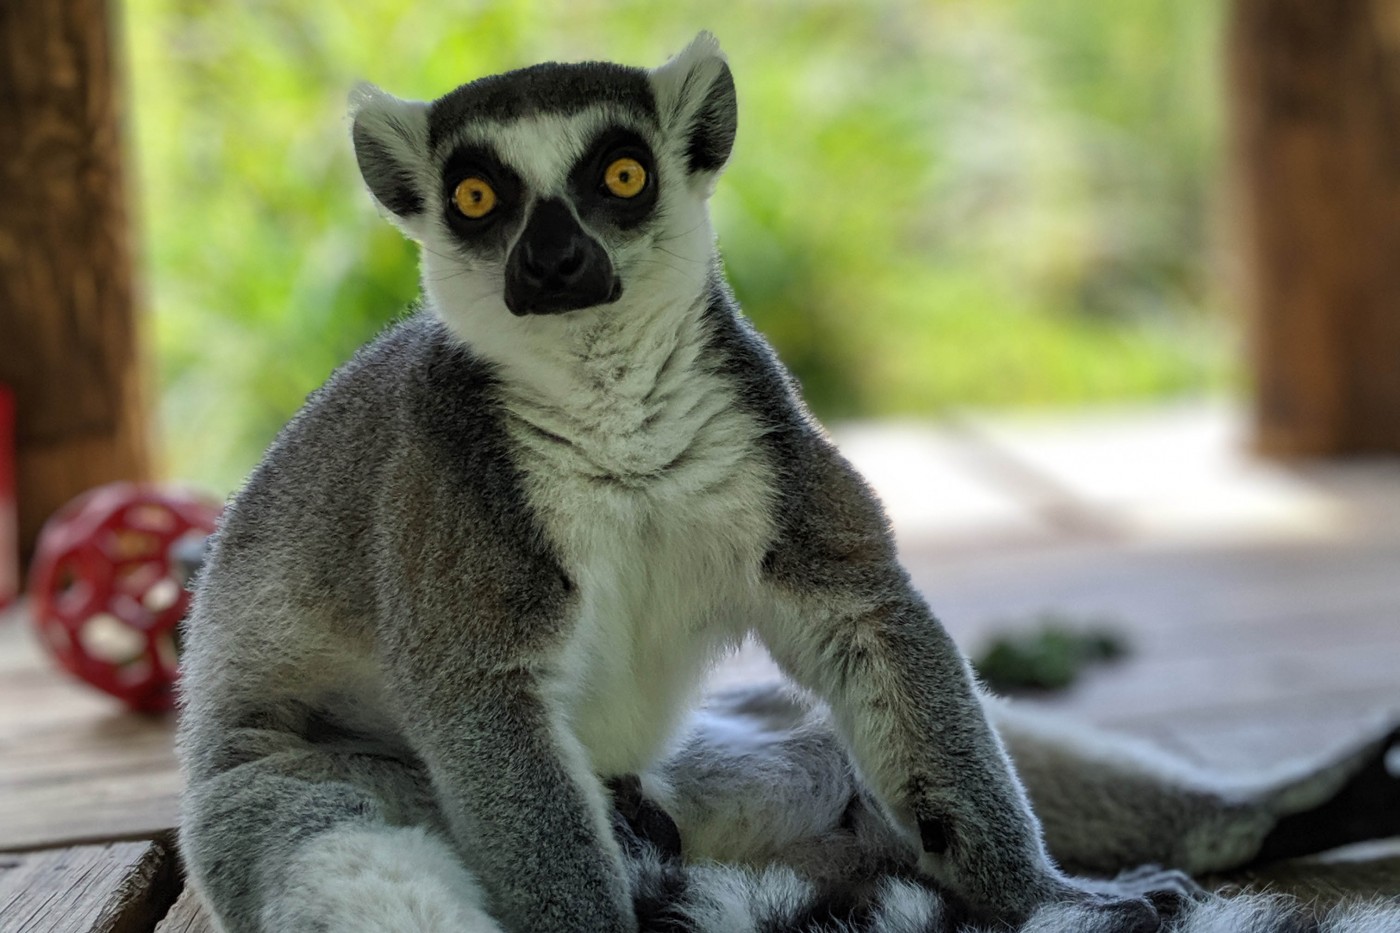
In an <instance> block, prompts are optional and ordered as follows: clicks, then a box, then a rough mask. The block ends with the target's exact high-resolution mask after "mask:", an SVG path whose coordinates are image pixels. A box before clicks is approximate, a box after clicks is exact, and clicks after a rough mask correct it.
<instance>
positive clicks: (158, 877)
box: [0, 841, 180, 933]
mask: <svg viewBox="0 0 1400 933" xmlns="http://www.w3.org/2000/svg"><path fill="white" fill-rule="evenodd" d="M179 891H180V879H179V874H178V871H177V870H176V865H175V856H174V853H173V852H172V849H171V846H170V845H169V843H168V842H165V841H157V842H150V841H147V842H113V843H108V844H106V845H97V846H80V847H77V848H72V849H46V850H44V851H42V852H20V853H3V852H0V919H3V920H4V929H5V930H7V931H13V933H148V931H150V930H152V929H153V928H154V927H155V925H156V922H157V921H159V920H160V919H161V918H162V917H164V916H165V915H166V913H167V912H168V911H169V909H170V905H171V904H172V903H173V902H174V901H175V898H176V896H177V895H178V894H179Z"/></svg>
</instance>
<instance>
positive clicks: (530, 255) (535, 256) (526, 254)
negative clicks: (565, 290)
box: [520, 236, 586, 285]
mask: <svg viewBox="0 0 1400 933" xmlns="http://www.w3.org/2000/svg"><path fill="white" fill-rule="evenodd" d="M585 243H586V240H585V238H584V237H581V236H573V237H570V238H569V239H568V241H567V242H564V243H559V244H555V243H541V242H540V241H538V240H536V241H530V240H522V241H521V243H520V251H521V254H520V271H521V273H522V274H523V275H524V276H525V278H527V279H528V280H530V282H531V284H533V285H544V284H545V283H547V282H548V281H549V280H550V279H554V280H556V281H558V282H559V284H561V285H566V284H568V283H569V282H570V281H571V280H572V279H575V278H577V277H578V274H579V273H580V272H581V271H583V262H584V258H585V256H584V254H585Z"/></svg>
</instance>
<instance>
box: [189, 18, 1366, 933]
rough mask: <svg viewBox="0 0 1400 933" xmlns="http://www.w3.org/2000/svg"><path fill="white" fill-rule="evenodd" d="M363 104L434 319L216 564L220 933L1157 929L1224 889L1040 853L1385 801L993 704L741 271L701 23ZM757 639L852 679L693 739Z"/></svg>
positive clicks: (208, 881)
mask: <svg viewBox="0 0 1400 933" xmlns="http://www.w3.org/2000/svg"><path fill="white" fill-rule="evenodd" d="M353 120H354V123H353V133H352V135H353V141H354V148H355V153H356V156H357V158H358V162H359V165H360V169H361V172H362V174H363V176H364V179H365V181H366V183H367V184H368V187H369V189H370V191H371V193H372V194H373V195H374V198H375V199H376V201H377V202H378V204H379V205H380V206H381V207H382V208H383V209H384V211H385V212H386V213H387V214H388V215H389V217H390V219H391V220H393V222H394V223H396V224H397V225H398V226H399V227H401V228H402V229H403V230H404V232H405V233H407V234H408V236H410V237H412V238H413V239H415V240H417V241H418V242H419V243H420V244H421V246H422V282H423V290H424V308H423V309H422V310H421V311H420V312H419V313H417V314H415V315H413V316H412V317H410V318H408V319H407V320H406V321H404V322H402V323H401V324H399V325H397V326H395V327H393V328H391V329H390V330H388V331H387V332H386V333H385V334H384V335H383V336H381V337H380V338H379V339H378V340H376V341H375V342H374V343H373V344H372V345H370V346H369V347H367V348H366V349H365V350H363V351H362V352H361V353H360V354H359V355H358V356H356V357H355V359H354V360H353V361H351V362H350V363H348V364H347V365H345V366H344V367H342V368H341V369H340V370H339V371H338V372H337V373H336V374H335V375H334V376H332V378H331V379H330V381H329V382H328V383H327V384H326V386H325V387H324V388H323V389H321V390H320V391H319V392H317V393H315V394H314V395H313V396H312V397H311V399H310V400H309V401H308V402H307V404H306V406H305V408H304V409H303V410H302V411H301V413H300V414H299V415H298V416H297V417H296V418H295V419H294V420H293V421H292V422H291V423H290V424H289V425H288V426H287V428H286V429H285V430H284V431H283V432H282V434H281V435H280V436H279V438H278V439H277V441H276V442H275V443H274V444H273V446H272V448H271V450H270V451H269V452H268V454H267V456H266V458H265V459H264V460H263V462H262V464H261V465H260V466H259V467H258V468H257V469H256V471H255V472H254V473H253V474H252V476H251V477H250V478H249V480H248V482H247V485H246V486H245V487H244V489H243V490H242V492H241V493H239V495H238V496H237V498H236V501H235V502H234V503H233V504H232V505H231V506H230V508H229V510H228V511H227V513H226V515H225V518H224V520H223V522H222V526H221V528H220V530H219V532H218V535H217V538H216V541H215V543H214V545H213V547H212V550H211V552H210V556H209V560H208V563H207V565H206V566H205V568H204V570H203V571H202V573H201V576H200V579H199V582H198V587H197V595H196V598H195V602H194V607H193V610H192V612H191V615H190V618H189V621H188V625H187V629H186V640H185V650H184V657H183V664H184V680H183V714H182V720H181V729H180V750H181V756H182V760H183V763H184V766H185V769H186V775H187V778H188V782H187V788H188V789H187V792H186V795H185V800H184V806H185V810H184V819H183V825H182V829H181V843H182V849H183V853H184V856H185V859H186V861H187V865H188V868H189V871H190V875H191V878H192V880H193V883H194V884H195V885H196V886H197V888H198V889H199V890H200V891H201V892H202V894H203V896H204V898H205V899H206V900H207V902H208V904H209V905H210V906H211V908H212V910H213V912H214V913H215V915H216V916H217V917H218V920H219V923H220V924H221V925H222V927H223V928H224V929H225V930H229V931H243V930H277V931H283V930H287V931H301V930H327V931H336V933H341V931H357V930H375V931H410V930H412V931H439V930H440V931H448V930H451V931H461V930H497V929H503V930H511V931H530V933H551V931H600V933H601V931H610V933H611V931H627V930H633V929H637V928H639V927H640V928H643V929H658V930H659V929H665V930H680V929H697V930H710V931H737V930H756V929H764V930H779V929H794V930H796V929H809V930H816V929H835V928H836V925H837V924H839V923H846V924H848V925H849V927H850V928H863V929H872V930H886V931H894V930H905V931H915V930H925V931H943V930H951V929H953V928H954V926H955V925H957V924H963V923H983V922H985V923H988V924H998V923H1010V924H1013V925H1017V926H1021V925H1028V926H1026V928H1027V929H1030V928H1035V929H1054V930H1070V929H1073V930H1115V931H1120V930H1131V931H1147V930H1155V929H1158V928H1159V927H1160V926H1161V925H1162V923H1164V922H1168V923H1185V922H1187V921H1189V920H1190V918H1192V917H1195V918H1201V917H1205V916H1206V914H1205V913H1203V911H1207V910H1215V909H1219V905H1218V904H1216V903H1215V902H1206V903H1203V904H1202V905H1200V906H1193V904H1194V901H1192V900H1191V894H1192V889H1191V887H1190V885H1189V882H1187V881H1186V880H1185V878H1184V876H1182V875H1179V874H1174V873H1172V872H1166V871H1162V872H1146V873H1136V874H1130V875H1127V876H1122V877H1120V878H1119V879H1118V880H1116V881H1112V882H1103V881H1089V880H1080V879H1077V878H1075V877H1072V876H1069V875H1067V874H1065V873H1064V872H1063V871H1061V869H1060V868H1058V867H1057V866H1056V863H1055V862H1054V861H1052V859H1051V855H1050V854H1049V853H1047V851H1046V841H1047V840H1048V842H1049V844H1050V848H1051V850H1052V851H1054V853H1055V855H1056V856H1057V857H1058V858H1059V859H1061V860H1062V861H1065V862H1068V863H1072V864H1074V865H1076V866H1078V867H1082V868H1085V869H1093V870H1097V871H1101V872H1104V871H1106V872H1110V873H1112V872H1114V871H1117V870H1119V869H1122V868H1125V867H1130V866H1133V865H1136V864H1137V863H1139V862H1143V861H1148V860H1151V861H1155V862H1158V863H1162V864H1166V865H1175V866H1180V867H1182V868H1186V869H1190V870H1197V869H1204V868H1211V867H1219V866H1224V865H1229V864H1237V863H1240V862H1244V861H1247V860H1249V859H1250V858H1253V857H1255V856H1256V855H1258V854H1259V853H1260V852H1261V851H1265V852H1267V851H1268V850H1269V846H1270V845H1273V844H1275V843H1273V842H1271V839H1274V836H1275V835H1276V834H1277V833H1278V832H1280V831H1281V830H1280V827H1283V828H1285V829H1286V828H1287V826H1288V825H1289V824H1288V823H1287V820H1284V821H1282V822H1280V817H1281V816H1282V815H1284V814H1286V813H1295V812H1297V813H1302V814H1303V815H1302V816H1299V817H1297V818H1296V819H1297V820H1299V821H1301V822H1299V823H1298V824H1297V826H1294V830H1296V832H1295V831H1290V833H1285V835H1290V834H1291V835H1292V836H1296V835H1297V834H1298V832H1304V833H1305V832H1306V830H1307V829H1308V828H1309V827H1310V826H1312V825H1313V824H1312V823H1309V822H1308V819H1309V818H1308V817H1307V816H1306V813H1307V812H1308V811H1311V810H1312V809H1314V808H1315V807H1317V806H1319V805H1326V802H1327V801H1332V800H1334V799H1340V798H1338V797H1337V794H1338V789H1339V788H1342V787H1345V788H1347V789H1348V790H1347V791H1344V792H1343V796H1345V793H1347V792H1352V791H1354V789H1355V788H1356V787H1362V789H1363V790H1367V789H1370V790H1369V791H1368V792H1374V793H1393V788H1391V787H1390V786H1389V785H1388V784H1386V782H1385V777H1384V775H1382V776H1380V777H1377V773H1376V766H1375V764H1374V761H1375V758H1376V754H1377V753H1376V751H1375V748H1374V747H1373V748H1370V749H1369V750H1368V752H1367V754H1365V755H1360V756H1353V757H1351V758H1348V759H1346V760H1345V761H1342V762H1340V763H1338V764H1336V765H1333V766H1330V767H1328V768H1326V769H1323V770H1322V771H1320V772H1319V773H1318V774H1316V775H1312V776H1309V777H1308V778H1307V779H1304V780H1301V781H1299V782H1294V783H1292V784H1289V785H1288V786H1286V787H1284V786H1282V785H1280V787H1279V788H1276V789H1273V790H1270V791H1269V792H1268V793H1264V792H1260V793H1256V794H1250V795H1243V794H1238V795H1237V794H1230V793H1225V792H1222V791H1221V790H1219V789H1212V788H1210V787H1209V786H1208V785H1206V784H1204V783H1199V782H1196V781H1195V780H1194V779H1192V778H1190V777H1189V776H1185V775H1181V774H1175V773H1172V772H1170V771H1154V770H1153V769H1152V768H1150V767H1146V766H1138V765H1136V764H1134V763H1133V762H1134V760H1133V759H1131V758H1130V757H1125V756H1124V755H1122V754H1118V753H1107V752H1104V751H1102V750H1101V749H1100V748H1098V747H1097V746H1093V745H1085V744H1084V743H1082V742H1080V743H1077V744H1076V743H1075V742H1066V741H1061V740H1059V739H1057V738H1056V737H1055V736H1053V735H1050V736H1048V737H1047V738H1043V739H1037V738H1035V737H1034V736H1035V734H1034V732H1033V731H1026V732H1023V731H1018V730H1017V728H1016V727H1015V726H1014V725H1013V724H1012V723H1011V721H1010V720H1008V719H1007V717H1006V715H1005V714H1004V713H1003V712H1002V711H1001V709H1000V708H999V707H996V706H993V705H989V702H988V701H986V700H984V698H983V697H982V696H981V695H980V693H979V691H978V689H977V687H976V686H975V684H974V682H973V679H972V677H971V675H970V673H969V669H968V666H967V664H966V662H965V661H964V659H963V657H962V655H961V654H960V653H959V652H958V649H957V648H956V647H955V646H954V645H953V643H952V641H951V640H950V639H949V637H948V635H947V634H946V633H945V632H944V630H943V628H942V627H941V626H940V625H939V623H938V622H937V621H936V620H935V619H934V617H933V615H932V614H931V613H930V611H929V609H928V607H927V606H926V605H925V603H924V600H923V599H922V597H921V596H920V595H919V594H918V593H917V592H915V591H914V589H913V588H912V586H911V585H910V582H909V579H908V577H907V576H906V575H905V573H904V571H903V570H902V569H901V568H900V566H899V564H898V562H897V560H896V557H895V550H894V546H893V544H892V541H891V536H890V532H889V529H888V527H887V524H886V520H885V517H884V515H883V513H882V511H881V508H880V506H879V505H878V504H877V502H876V501H875V499H874V497H873V496H872V494H871V493H870V491H869V490H868V489H867V488H866V486H865V485H864V484H863V483H862V482H861V480H860V478H859V477H858V476H857V475H856V474H855V473H854V472H853V471H852V469H851V467H850V466H849V465H848V464H847V463H846V461H845V460H843V459H842V458H841V456H840V455H839V454H838V453H837V451H836V450H835V449H834V448H833V446H832V444H831V443H830V441H829V440H828V439H827V437H826V435H825V434H824V433H823V432H822V430H821V428H820V427H819V426H818V425H817V423H816V422H815V421H814V420H813V419H812V417H811V416H810V415H809V414H808V412H807V410H806V409H805V408H804V406H803V404H802V402H801V401H800V399H799V398H798V395H797V391H796V388H795V386H794V384H793V382H792V380H791V379H790V378H789V377H788V375H787V374H786V372H785V371H784V369H783V368H782V366H781V365H780V364H779V363H778V361H777V359H776V358H775V356H774V355H773V353H772V351H771V350H770V349H769V347H768V345H767V344H766V343H765V342H764V341H763V340H762V339H761V338H760V337H759V336H758V335H757V334H756V333H755V332H754V331H753V330H752V328H751V327H750V326H749V324H748V323H747V321H746V320H745V318H744V317H743V316H742V315H741V314H740V312H739V310H738V308H737V306H736V305H735V303H734V300H733V298H732V296H731V295H730V293H729V291H728V289H727V288H726V286H725V284H724V279H723V276H722V273H721V271H720V264H719V259H718V256H717V254H716V251H715V247H714V235H713V232H712V230H711V227H710V221H709V218H708V214H707V207H706V202H707V199H708V197H709V195H710V193H711V191H712V189H713V188H714V185H715V181H716V179H717V177H718V174H719V171H720V169H721V168H722V167H723V165H724V164H725V162H726V160H727V158H728V156H729V153H730V149H731V145H732V143H733V140H734V134H735V124H736V107H735V93H734V85H733V81H732V79H731V77H730V71H729V68H728V66H727V65H726V63H725V60H724V58H723V57H722V55H721V54H720V52H719V49H718V46H717V45H716V43H715V42H714V40H713V39H712V38H711V37H709V36H708V35H702V36H701V37H699V38H697V39H696V41H695V42H693V43H692V44H691V45H690V46H689V47H688V48H687V49H686V50H685V51H684V52H682V53H681V54H680V55H679V56H677V57H676V58H675V59H673V60H672V61H670V62H669V63H667V64H665V65H664V66H662V67H660V68H658V69H656V70H654V71H650V72H648V71H643V70H641V69H634V68H627V67H622V66H618V65H611V64H600V63H592V64H579V65H559V64H545V65H538V66H535V67H531V68H526V69H524V70H521V71H516V72H512V73H509V74H504V75H498V76H495V77H488V78H483V79H480V80H478V81H474V82H472V83H470V84H467V85H464V86H462V87H460V88H458V89H457V90H455V91H453V92H451V93H449V94H447V95H446V96H444V97H442V98H440V99H438V100H436V101H434V102H432V103H431V104H425V103H410V102H405V101H401V100H397V99H395V98H392V97H390V96H388V95H386V94H384V93H382V92H380V91H378V90H376V89H374V88H365V89H363V90H362V91H360V92H358V94H357V96H356V98H355V100H354V116H353ZM750 632H752V633H754V634H756V635H757V636H758V637H759V638H760V639H761V640H762V641H763V643H764V644H765V645H766V646H767V648H768V649H769V650H770V651H771V653H772V654H773V656H774V657H775V658H776V659H777V660H778V662H779V663H780V665H781V666H782V668H783V669H784V671H785V672H786V673H787V674H788V675H789V676H790V677H791V678H792V680H794V681H795V682H796V683H797V684H799V685H801V687H803V688H805V689H806V690H807V691H809V692H810V694H811V695H814V696H815V697H816V698H819V699H820V704H819V705H817V706H813V707H810V708H809V707H807V706H805V705H794V701H791V700H789V699H785V698H784V697H785V695H784V694H781V693H776V692H772V691H767V692H757V693H752V694H744V695H740V696H737V697H730V698H728V699H727V700H724V699H721V701H719V702H720V705H719V706H711V707H710V708H708V710H707V711H706V712H703V713H702V714H700V719H699V720H698V721H697V722H696V723H693V724H692V725H691V726H688V727H686V728H684V729H682V728H681V724H682V721H683V719H684V717H685V716H686V711H687V709H688V708H689V707H690V706H691V705H692V701H693V700H694V699H695V693H696V690H697V684H699V683H700V680H701V678H702V676H703V674H704V673H705V671H706V669H707V667H708V666H709V665H710V663H711V662H712V661H713V660H714V659H715V658H716V657H717V656H718V655H719V654H720V653H721V652H723V651H725V650H726V649H727V648H729V647H730V646H732V645H734V644H735V643H736V642H737V641H738V640H739V639H741V638H742V637H743V636H744V635H745V634H746V633H750ZM819 709H821V710H829V711H830V713H829V717H828V716H827V715H826V714H823V713H819V712H818V710H819ZM998 729H1000V730H1001V733H1000V737H999V735H998ZM678 734H681V735H685V736H688V737H686V738H682V739H681V740H679V744H676V738H675V737H676V736H677V735H678ZM1008 746H1009V747H1010V749H1011V752H1012V756H1013V757H1015V758H1016V759H1017V760H1018V766H1019V767H1020V770H1021V773H1022V777H1023V779H1024V780H1025V782H1026V787H1027V788H1028V789H1029V794H1030V796H1031V798H1032V799H1034V800H1035V801H1036V802H1037V803H1038V804H1039V805H1040V808H1041V812H1042V816H1043V818H1044V820H1045V827H1044V830H1042V827H1041V825H1040V824H1039V823H1038V822H1037V819H1036V817H1034V816H1033V815H1032V813H1031V809H1030V805H1029V803H1028V801H1027V790H1026V789H1023V785H1022V783H1021V781H1019V780H1018V778H1017V775H1016V773H1015V772H1014V771H1013V769H1012V764H1011V760H1010V759H1009V758H1008V754H1007V747H1008ZM1368 756H1369V757H1368ZM637 775H642V778H641V779H640V780H638V779H637V777H636V776H637ZM1373 785H1374V786H1373ZM1377 788H1378V789H1377ZM1290 819H1293V818H1292V817H1290ZM678 855H683V856H684V860H683V861H681V860H678V858H677V856H678ZM707 857H714V858H717V859H723V860H726V861H727V862H730V863H743V864H740V865H735V864H730V865H729V866H728V867H725V866H723V865H721V864H719V863H710V862H705V861H704V859H706V858H707ZM745 866H747V867H745ZM1251 909H1256V910H1267V909H1272V908H1270V907H1268V906H1267V905H1264V906H1261V905H1260V904H1258V903H1257V902H1255V903H1253V906H1252V907H1251ZM1173 914H1175V915H1176V916H1177V919H1176V920H1170V919H1167V918H1169V917H1170V916H1171V915H1173ZM1183 918H1184V919H1183ZM840 928H841V929H847V928H848V927H840ZM957 928H958V929H964V928H965V927H962V926H959V927H957ZM979 928H980V927H979ZM998 928H1000V927H998ZM1182 928H1183V929H1184V928H1185V927H1182ZM1193 928H1194V927H1193ZM1260 929H1263V927H1261V928H1260ZM1270 929H1272V927H1270Z"/></svg>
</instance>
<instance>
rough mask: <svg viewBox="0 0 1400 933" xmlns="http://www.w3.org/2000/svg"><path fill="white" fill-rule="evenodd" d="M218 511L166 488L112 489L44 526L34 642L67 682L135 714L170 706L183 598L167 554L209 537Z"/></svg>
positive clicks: (34, 589) (88, 496)
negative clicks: (88, 687) (68, 676)
mask: <svg viewBox="0 0 1400 933" xmlns="http://www.w3.org/2000/svg"><path fill="white" fill-rule="evenodd" d="M219 511H220V506H219V505H218V504H217V503H214V502H211V501H210V500H208V499H205V498H203V497H201V496H197V495H194V494H191V493H188V492H182V491H179V490H171V489H167V488H162V487H156V486H149V485H138V484H134V483H112V484H111V485H108V486H102V487H99V488H97V489H94V490H92V491H90V492H87V493H84V494H83V495H81V496H79V497H78V498H77V499H74V500H73V501H72V502H70V503H69V504H68V505H66V506H64V507H63V509H62V510H60V511H59V512H58V513H57V514H55V515H54V516H53V517H52V518H50V519H49V520H48V522H47V523H46V524H45V525H44V528H43V530H42V531H41V532H40V534H39V542H38V547H37V548H36V550H35V555H34V563H33V565H32V567H31V569H30V574H29V597H30V610H31V613H32V615H33V618H34V623H35V625H36V626H37V628H38V630H39V637H40V640H42V641H43V643H44V645H45V646H47V647H48V649H49V650H50V651H52V652H53V654H54V656H55V657H56V658H58V661H59V663H60V664H62V665H63V667H64V668H66V669H67V670H68V671H70V672H71V673H73V674H75V675H77V676H78V677H80V678H81V679H83V680H85V681H87V682H88V683H90V684H92V685H93V686H95V687H98V688H100V689H102V690H105V691H106V692H107V693H110V694H112V695H113V696H115V697H118V698H119V699H121V700H122V701H124V702H125V703H126V704H127V705H128V706H131V707H132V708H133V709H137V710H141V711H143V712H159V711H162V710H167V709H169V708H170V707H171V706H172V705H173V702H174V689H173V688H174V686H175V678H176V672H177V660H178V654H179V645H178V641H177V639H178V631H177V626H178V625H179V623H180V620H181V619H182V618H183V617H184V615H185V611H186V609H187V608H188V606H189V594H188V593H187V592H186V591H185V589H184V587H183V586H181V585H180V583H179V582H178V581H177V578H176V576H175V575H174V573H173V569H174V568H173V567H172V560H173V558H172V554H171V551H172V548H174V546H175V545H176V544H177V542H180V541H182V540H185V539H186V538H188V537H190V536H197V537H198V538H200V539H202V538H203V537H204V536H206V535H208V534H209V533H211V532H212V531H213V530H214V523H215V521H216V519H217V518H218V516H219Z"/></svg>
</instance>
